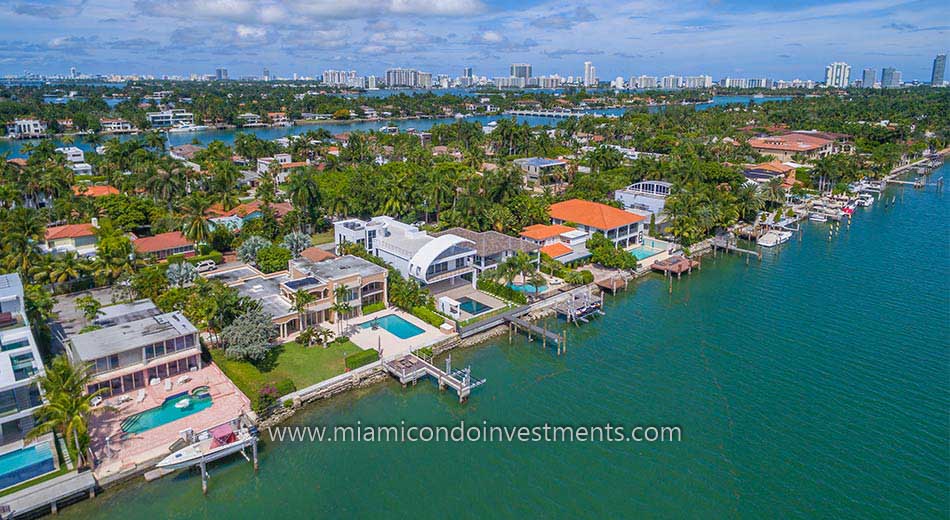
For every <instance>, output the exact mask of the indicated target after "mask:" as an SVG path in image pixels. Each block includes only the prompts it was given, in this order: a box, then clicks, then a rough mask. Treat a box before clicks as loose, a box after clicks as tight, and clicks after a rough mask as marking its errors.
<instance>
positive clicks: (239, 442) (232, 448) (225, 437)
mask: <svg viewBox="0 0 950 520" xmlns="http://www.w3.org/2000/svg"><path fill="white" fill-rule="evenodd" d="M252 439H253V434H252V433H251V431H250V430H248V429H247V428H242V429H240V430H237V431H234V429H233V428H231V425H230V424H222V425H220V426H216V427H214V428H212V429H210V430H207V431H204V432H201V433H200V434H199V435H198V439H197V440H196V441H195V442H194V443H193V444H189V445H188V446H185V447H184V448H182V449H180V450H178V451H176V452H175V453H172V454H171V455H169V456H167V457H165V458H164V459H162V460H161V461H160V462H159V463H158V464H156V465H155V467H156V468H162V469H181V468H187V467H190V466H194V465H196V464H200V463H201V461H202V460H204V461H205V462H211V461H213V460H218V459H220V458H222V457H226V456H228V455H230V454H232V453H237V452H238V451H240V450H241V449H243V448H244V447H246V446H249V445H250V443H251V441H252Z"/></svg>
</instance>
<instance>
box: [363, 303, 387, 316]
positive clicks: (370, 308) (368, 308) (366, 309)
mask: <svg viewBox="0 0 950 520" xmlns="http://www.w3.org/2000/svg"><path fill="white" fill-rule="evenodd" d="M385 308H386V305H385V304H384V303H383V302H377V303H371V304H369V305H364V306H363V314H372V313H374V312H379V311H381V310H383V309H385Z"/></svg>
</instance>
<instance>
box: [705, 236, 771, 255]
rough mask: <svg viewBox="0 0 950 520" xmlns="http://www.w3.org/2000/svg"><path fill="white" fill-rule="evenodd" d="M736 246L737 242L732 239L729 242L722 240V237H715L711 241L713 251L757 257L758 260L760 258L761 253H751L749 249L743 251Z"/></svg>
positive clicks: (725, 239)
mask: <svg viewBox="0 0 950 520" xmlns="http://www.w3.org/2000/svg"><path fill="white" fill-rule="evenodd" d="M737 244H738V241H737V240H735V239H734V238H733V239H732V240H729V239H727V238H723V237H716V238H714V239H713V241H712V246H713V250H714V251H715V250H717V249H722V250H723V251H730V252H733V253H739V254H743V255H749V256H755V257H758V258H759V259H761V258H762V252H761V251H753V250H751V249H743V248H741V247H739V246H738V245H737Z"/></svg>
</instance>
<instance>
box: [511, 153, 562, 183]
mask: <svg viewBox="0 0 950 520" xmlns="http://www.w3.org/2000/svg"><path fill="white" fill-rule="evenodd" d="M514 163H515V164H516V165H517V166H518V167H519V168H521V170H522V171H523V172H524V174H525V175H524V183H525V185H526V186H548V185H550V184H555V183H557V182H560V181H562V180H564V173H565V167H566V166H567V161H565V160H562V159H545V158H544V157H528V158H522V159H515V160H514Z"/></svg>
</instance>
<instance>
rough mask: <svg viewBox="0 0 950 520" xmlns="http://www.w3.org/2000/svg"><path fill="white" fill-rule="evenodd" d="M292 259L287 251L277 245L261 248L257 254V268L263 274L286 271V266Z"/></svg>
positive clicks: (291, 254) (291, 255)
mask: <svg viewBox="0 0 950 520" xmlns="http://www.w3.org/2000/svg"><path fill="white" fill-rule="evenodd" d="M293 257H294V255H293V253H291V252H290V250H289V249H285V248H283V247H280V246H278V245H269V246H267V247H262V248H261V249H260V250H259V251H258V252H257V267H258V268H259V269H260V270H261V271H263V272H265V273H273V272H277V271H282V270H284V269H287V264H288V262H290V260H291V259H292V258H293Z"/></svg>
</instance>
